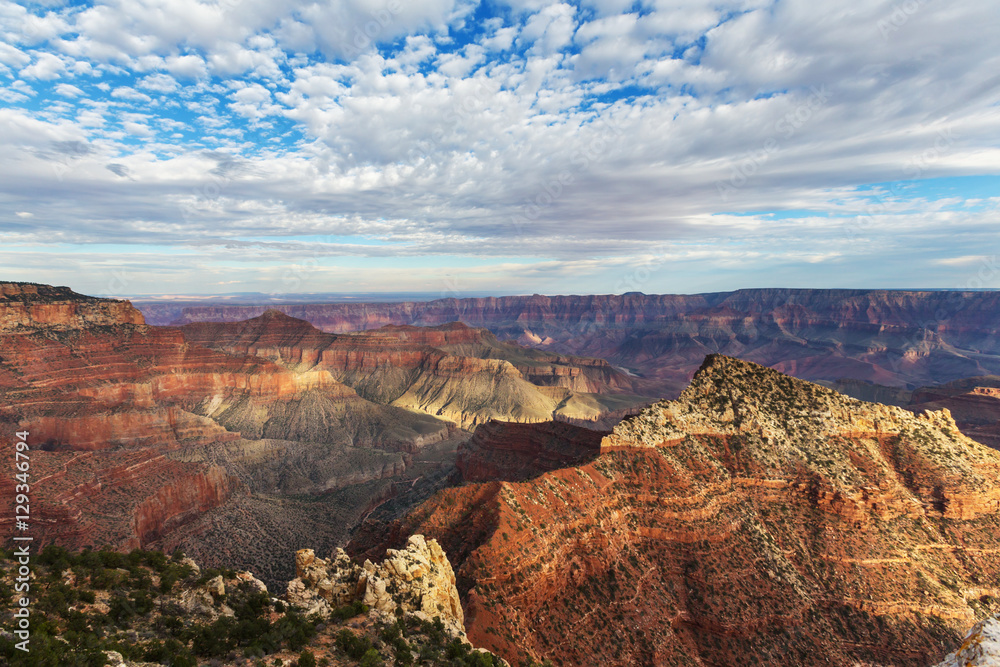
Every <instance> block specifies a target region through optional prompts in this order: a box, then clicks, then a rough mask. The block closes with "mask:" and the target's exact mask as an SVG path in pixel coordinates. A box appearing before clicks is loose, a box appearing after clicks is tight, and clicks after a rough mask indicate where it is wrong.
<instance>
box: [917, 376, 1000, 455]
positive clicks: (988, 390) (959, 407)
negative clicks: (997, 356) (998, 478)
mask: <svg viewBox="0 0 1000 667" xmlns="http://www.w3.org/2000/svg"><path fill="white" fill-rule="evenodd" d="M907 407H908V408H909V409H910V410H913V411H915V412H920V411H922V410H940V409H941V408H947V409H948V410H949V411H950V412H951V414H952V415H953V416H954V418H955V422H956V423H957V424H958V427H959V428H960V429H961V430H962V433H964V434H966V435H967V436H969V437H970V438H972V439H973V440H976V441H978V442H981V443H983V444H984V445H989V446H990V447H993V448H994V449H1000V377H998V376H995V375H991V376H984V377H972V378H966V379H964V380H956V381H954V382H948V383H946V384H943V385H938V386H935V387H921V388H920V389H918V390H916V391H914V392H913V395H912V396H911V398H910V402H909V405H908V406H907Z"/></svg>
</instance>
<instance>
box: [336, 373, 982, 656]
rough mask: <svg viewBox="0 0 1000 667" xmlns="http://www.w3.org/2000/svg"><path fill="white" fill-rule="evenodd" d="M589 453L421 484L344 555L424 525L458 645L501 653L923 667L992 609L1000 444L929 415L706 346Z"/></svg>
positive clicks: (371, 549)
mask: <svg viewBox="0 0 1000 667" xmlns="http://www.w3.org/2000/svg"><path fill="white" fill-rule="evenodd" d="M490 441H491V440H490V439H486V438H482V439H480V445H481V444H483V443H485V442H490ZM492 441H493V442H496V443H497V445H498V446H500V448H501V452H502V451H503V450H502V447H503V446H502V445H501V444H500V441H499V440H497V439H493V440H492ZM600 448H601V452H600V455H599V456H597V457H596V458H594V459H593V460H591V461H589V462H586V463H583V464H579V465H577V466H575V467H568V468H563V469H559V470H552V471H549V472H545V473H543V474H540V475H538V476H534V477H532V478H531V479H528V480H524V481H508V480H500V481H491V482H485V483H479V484H467V485H465V486H462V487H459V488H453V489H447V490H444V491H440V492H438V493H437V494H436V495H435V496H434V497H432V498H431V499H430V500H428V501H427V502H425V503H424V504H423V505H421V506H420V507H418V508H416V509H415V510H413V511H412V512H411V513H410V514H409V515H408V516H407V517H406V518H405V519H403V520H401V521H398V522H397V523H395V524H394V525H392V526H390V527H389V528H388V530H386V529H384V527H383V526H379V527H378V530H370V529H368V528H366V527H362V529H361V530H360V531H359V532H358V533H357V535H356V536H355V539H354V540H353V541H352V543H351V544H350V545H349V547H348V552H349V553H352V554H355V555H357V556H358V557H361V556H364V555H371V554H375V553H379V552H380V550H382V549H384V548H385V547H387V546H395V545H396V544H399V543H401V542H402V541H403V540H405V538H406V536H408V535H410V534H415V533H417V534H422V535H426V536H428V537H429V538H434V539H436V540H438V541H439V542H440V543H441V545H442V547H443V548H444V549H445V551H446V552H447V553H448V554H449V557H450V558H451V561H452V564H453V566H454V567H455V571H456V575H457V581H458V589H459V592H460V593H461V595H462V602H463V606H464V609H465V617H466V628H467V631H468V634H469V637H470V639H471V640H472V641H473V643H475V644H476V645H481V646H484V647H487V648H490V649H491V650H494V651H495V652H497V653H499V654H501V655H503V656H504V657H505V658H507V659H508V660H509V661H510V662H511V663H515V662H517V661H519V660H522V659H526V658H529V657H533V658H539V657H541V656H548V657H551V658H553V659H554V660H556V661H559V662H562V663H563V664H573V665H720V664H725V665H753V664H794V665H807V666H808V665H844V666H845V667H846V666H848V665H857V664H872V665H875V664H878V665H889V664H891V665H912V666H914V667H917V666H920V667H924V666H926V665H927V664H928V663H929V662H933V660H935V659H938V660H939V659H941V658H942V657H944V655H945V654H946V653H947V652H948V651H950V650H953V649H954V648H955V647H956V646H958V645H959V643H960V641H961V638H962V636H963V635H964V634H965V631H966V629H967V628H968V627H969V626H970V625H971V624H972V623H973V622H974V621H975V620H976V619H977V618H982V617H984V616H986V615H988V614H990V613H993V612H995V611H996V610H997V608H998V607H1000V556H998V554H1000V487H998V486H997V484H996V480H997V479H998V477H1000V452H996V451H994V450H992V449H989V448H987V447H984V446H982V445H980V444H979V443H977V442H975V441H973V440H970V439H969V438H967V437H965V436H963V435H962V434H961V433H960V432H959V431H958V429H957V427H956V425H955V422H954V420H953V419H952V418H951V416H950V414H949V413H948V412H947V411H946V410H940V411H935V412H927V413H924V414H921V415H914V414H913V413H911V412H908V411H906V410H904V409H902V408H898V407H889V406H883V405H875V404H867V403H862V402H861V401H858V400H855V399H851V398H848V397H845V396H842V395H840V394H837V393H836V392H833V391H831V390H829V389H825V388H823V387H820V386H818V385H814V384H810V383H807V382H803V381H801V380H797V379H794V378H791V377H788V376H786V375H783V374H781V373H778V372H777V371H774V370H771V369H768V368H766V367H763V366H759V365H756V364H753V363H749V362H744V361H739V360H736V359H732V358H728V357H723V356H718V355H715V356H710V357H708V358H707V359H706V360H705V361H704V363H703V365H702V367H701V369H700V370H699V371H698V373H697V374H696V376H695V378H694V380H693V381H692V382H691V384H690V385H689V387H688V388H687V389H685V391H684V392H683V393H682V394H681V396H680V398H679V399H678V400H676V401H664V402H660V403H657V404H654V405H653V406H651V407H649V408H647V409H646V410H644V411H643V412H642V413H640V414H639V415H637V416H635V417H630V418H626V419H625V420H624V421H622V422H621V423H620V424H619V425H618V426H616V427H615V429H614V431H613V432H612V433H611V434H610V435H607V436H606V437H605V438H604V439H603V440H602V442H601V446H600ZM517 477H520V475H517Z"/></svg>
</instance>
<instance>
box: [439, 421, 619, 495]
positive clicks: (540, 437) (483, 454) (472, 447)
mask: <svg viewBox="0 0 1000 667" xmlns="http://www.w3.org/2000/svg"><path fill="white" fill-rule="evenodd" d="M605 435H607V433H606V432H603V431H594V430H590V429H586V428H583V427H580V426H573V425H571V424H565V423H559V422H544V423H541V424H513V423H510V422H498V421H491V422H487V423H485V424H483V425H481V426H479V427H478V428H477V429H476V430H475V432H474V433H473V434H472V438H470V439H469V440H468V441H466V442H465V443H463V444H462V445H460V446H459V448H458V460H457V462H456V463H457V466H458V470H459V472H460V473H461V474H462V479H463V480H465V481H467V482H488V481H491V480H506V481H512V482H516V481H522V480H526V479H531V478H532V477H537V476H538V475H541V474H542V473H545V472H549V471H550V470H556V469H558V468H566V467H570V466H577V465H582V464H584V463H586V462H588V461H590V460H592V459H594V458H596V457H597V455H598V454H600V452H601V440H602V438H603V437H604V436H605Z"/></svg>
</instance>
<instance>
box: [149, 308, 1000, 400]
mask: <svg viewBox="0 0 1000 667" xmlns="http://www.w3.org/2000/svg"><path fill="white" fill-rule="evenodd" d="M140 307H141V308H143V309H144V312H147V313H148V314H150V315H151V316H152V317H157V314H158V313H165V314H167V317H168V319H167V320H164V321H162V323H168V322H169V321H172V318H173V317H174V316H175V315H176V309H175V308H173V307H171V306H169V305H162V304H161V305H156V304H140ZM268 307H271V308H278V309H280V310H282V311H283V312H285V313H287V314H289V315H292V316H294V317H297V318H301V319H304V320H308V321H309V322H312V323H313V324H314V325H316V326H317V327H319V328H320V329H322V330H324V331H329V332H334V333H337V332H346V331H357V330H365V329H374V328H377V327H380V326H384V325H387V324H393V325H420V326H427V325H438V324H442V323H445V322H451V321H460V322H464V323H466V324H468V325H470V326H475V327H485V328H487V329H489V330H490V331H492V332H493V333H494V334H496V335H497V336H498V337H499V338H501V339H502V340H517V341H518V342H520V343H522V344H524V345H531V346H534V347H540V348H545V349H547V350H553V351H557V352H559V353H562V354H574V355H584V356H588V357H600V358H603V359H607V360H608V361H610V362H611V363H613V364H617V365H619V366H623V367H625V368H629V369H631V370H633V371H635V372H637V373H638V374H640V375H641V376H642V377H641V378H640V379H639V384H637V385H636V390H637V391H639V393H647V394H653V395H659V396H675V395H677V394H678V393H679V392H680V391H681V390H682V389H683V387H684V386H685V385H686V384H687V382H688V381H689V379H690V377H691V375H692V374H693V372H694V371H695V370H696V369H697V368H698V366H699V364H700V363H701V360H702V359H703V358H704V356H705V355H706V354H710V353H723V354H727V355H730V356H736V357H740V358H743V359H748V360H750V361H755V362H757V363H761V364H763V365H767V366H772V367H775V368H778V369H779V370H782V371H784V372H787V373H790V374H792V375H795V376H797V377H801V378H804V379H808V380H829V381H836V380H838V379H840V378H853V379H859V380H866V381H869V382H875V383H879V384H884V385H889V386H896V387H903V386H908V387H910V388H913V387H916V386H921V385H929V384H940V383H942V382H949V381H952V380H956V379H960V378H964V377H970V376H973V375H987V374H1000V337H998V336H997V333H998V331H1000V293H997V292H947V291H938V292H920V291H887V290H792V289H748V290H739V291H736V292H720V293H713V294H697V295H647V294H641V293H638V292H632V293H628V294H622V295H596V296H594V295H591V296H552V297H549V296H541V295H533V296H510V297H496V298H477V299H440V300H436V301H429V302H404V303H340V304H306V305H282V306H215V305H212V306H195V307H189V308H184V309H183V314H182V317H181V319H180V322H181V323H188V322H195V321H237V320H243V319H247V318H249V317H255V316H258V315H260V314H261V313H263V312H264V310H266V308H268ZM157 321H160V320H157Z"/></svg>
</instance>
